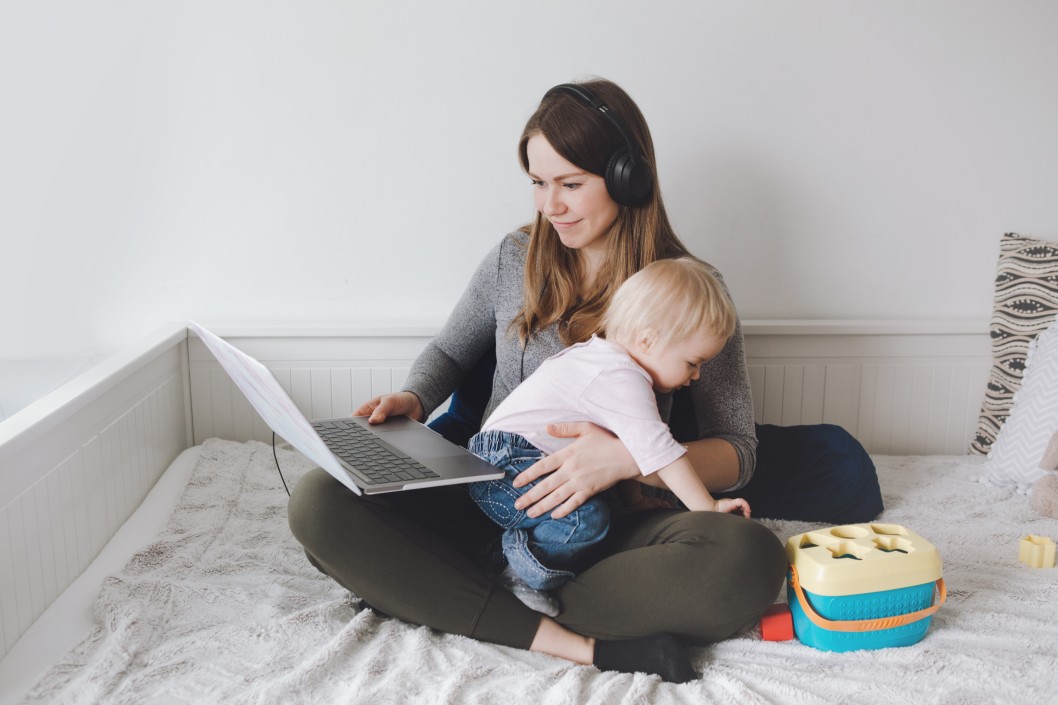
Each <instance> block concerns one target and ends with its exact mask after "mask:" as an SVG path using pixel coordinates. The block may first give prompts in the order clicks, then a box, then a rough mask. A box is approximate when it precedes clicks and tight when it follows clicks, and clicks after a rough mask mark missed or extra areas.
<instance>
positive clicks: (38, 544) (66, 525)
mask: <svg viewBox="0 0 1058 705" xmlns="http://www.w3.org/2000/svg"><path fill="white" fill-rule="evenodd" d="M186 368H187V363H186V347H185V344H184V343H183V342H182V341H181V342H178V343H177V344H176V345H175V346H174V347H172V348H171V349H169V350H167V351H165V352H164V353H162V354H161V355H160V356H159V357H158V358H157V359H155V360H154V361H152V362H148V363H146V364H145V365H144V366H143V368H142V369H141V370H140V371H138V372H137V373H135V374H134V375H133V376H132V377H130V378H129V379H125V380H122V381H120V382H117V383H115V384H114V385H113V386H112V387H111V388H110V389H109V390H107V392H106V393H105V394H101V395H100V396H98V397H97V398H95V399H91V396H92V395H91V394H90V393H86V394H84V395H83V397H85V398H88V399H89V401H87V402H86V403H84V404H83V405H80V406H78V407H77V408H75V409H69V410H67V409H60V410H59V411H58V412H56V413H55V414H53V415H52V417H49V418H48V419H45V420H44V421H42V422H41V423H40V424H38V426H40V427H41V428H42V429H43V427H44V426H48V425H50V426H52V432H51V435H47V434H45V435H44V436H43V437H42V438H43V439H44V440H43V441H42V440H41V439H40V438H32V437H29V438H23V436H32V435H34V434H32V433H28V434H23V436H16V437H15V438H13V439H10V440H9V441H8V442H7V443H5V444H4V445H3V446H0V450H2V451H3V453H0V461H2V462H0V464H2V466H3V470H4V472H3V474H2V483H0V484H2V489H3V491H4V494H2V495H0V496H3V497H12V499H11V500H10V501H9V502H7V503H6V504H5V506H3V507H2V508H0V658H2V657H3V656H4V655H5V654H6V653H7V652H8V651H9V650H10V649H11V647H12V646H13V645H14V643H15V642H16V641H17V640H18V638H19V637H20V636H21V635H22V634H23V633H24V632H25V631H26V630H27V629H29V627H30V625H32V624H33V622H34V621H35V620H36V619H37V617H39V616H40V615H41V613H42V612H43V611H44V610H45V609H46V608H47V607H48V605H50V604H51V603H52V602H53V601H54V600H55V598H56V597H58V595H59V594H60V593H62V591H63V590H65V589H66V588H67V587H68V586H69V585H70V584H71V583H72V582H73V581H74V580H75V579H76V578H77V577H78V576H79V575H80V574H81V573H82V572H83V571H84V570H85V568H86V567H87V566H88V564H89V563H91V561H92V560H93V559H94V558H95V557H96V555H98V553H99V552H100V550H102V548H103V547H104V546H105V545H106V543H107V542H108V541H109V540H110V538H111V537H112V536H113V534H114V532H116V531H117V529H118V528H119V527H120V526H121V525H122V524H123V523H124V522H125V520H126V519H127V518H128V517H129V516H130V515H131V514H132V512H133V511H135V509H136V508H137V507H138V506H139V505H140V503H141V502H142V501H143V498H144V497H145V496H146V494H147V492H148V491H149V490H150V489H151V487H153V486H154V483H155V481H156V480H157V479H158V477H160V476H161V474H162V472H164V471H165V469H166V468H167V467H169V464H170V463H171V462H172V461H173V459H174V458H175V457H176V456H177V455H178V454H179V453H180V452H181V451H183V450H184V448H186V447H187V445H188V441H189V434H188V419H187V418H186V415H185V409H186V404H185V380H186V375H187V372H186ZM14 418H15V417H14V416H13V417H12V419H14ZM41 432H42V433H44V431H43V430H42V431H41Z"/></svg>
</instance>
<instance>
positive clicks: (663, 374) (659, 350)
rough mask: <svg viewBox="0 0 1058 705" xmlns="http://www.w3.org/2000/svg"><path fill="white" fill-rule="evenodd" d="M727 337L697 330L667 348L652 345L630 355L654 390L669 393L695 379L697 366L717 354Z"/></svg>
mask: <svg viewBox="0 0 1058 705" xmlns="http://www.w3.org/2000/svg"><path fill="white" fill-rule="evenodd" d="M725 344H727V338H719V337H717V336H715V335H712V334H711V333H708V332H706V331H699V332H696V333H693V334H691V335H690V336H688V337H686V338H683V339H682V340H676V341H673V342H671V343H669V344H668V345H654V346H652V347H647V348H643V347H642V346H637V347H638V348H639V349H637V350H635V351H634V352H632V356H633V357H634V358H635V360H636V362H638V363H639V365H640V366H641V367H643V369H645V370H646V371H647V372H649V373H650V377H651V379H653V380H654V390H655V391H657V392H671V391H672V390H674V389H679V388H680V387H686V386H687V385H688V384H690V383H691V381H692V380H695V379H698V374H699V371H700V369H701V366H702V365H703V364H704V363H706V362H708V361H709V360H712V359H713V358H714V357H716V356H717V355H719V354H720V351H721V350H723V349H724V345H725Z"/></svg>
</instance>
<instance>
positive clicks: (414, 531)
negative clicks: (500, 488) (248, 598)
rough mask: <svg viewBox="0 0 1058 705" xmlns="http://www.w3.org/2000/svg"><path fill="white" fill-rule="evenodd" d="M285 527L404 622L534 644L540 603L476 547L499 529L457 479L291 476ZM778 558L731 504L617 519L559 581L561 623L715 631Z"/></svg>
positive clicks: (614, 630)
mask: <svg viewBox="0 0 1058 705" xmlns="http://www.w3.org/2000/svg"><path fill="white" fill-rule="evenodd" d="M289 518H290V528H291V531H293V533H294V536H295V537H296V538H297V540H298V541H300V542H301V544H302V546H304V547H305V552H306V554H307V555H308V558H309V560H310V561H311V562H312V563H313V565H315V566H316V567H317V568H319V569H320V570H321V571H323V572H324V573H326V574H327V575H329V576H331V577H332V578H333V579H334V580H336V581H337V582H338V583H339V584H341V585H342V586H343V587H345V588H346V589H348V590H349V591H351V592H353V593H354V594H356V595H357V596H359V597H360V598H362V599H363V600H364V601H365V602H366V603H367V604H368V605H369V606H370V607H372V608H373V609H376V610H378V611H379V612H382V613H384V614H386V615H389V616H392V617H397V618H399V619H402V620H404V621H406V622H410V623H412V624H422V625H426V626H428V627H432V628H434V629H437V630H439V631H442V632H447V633H450V634H460V635H463V636H468V637H472V638H475V639H480V640H482V641H488V642H492V643H496V644H504V645H507V646H514V647H519V648H523V649H526V648H529V645H530V644H531V643H532V640H533V637H534V635H535V634H536V630H537V627H538V626H539V623H540V614H539V613H537V612H533V611H532V610H530V609H529V608H528V607H526V606H525V605H523V604H522V603H521V602H519V601H518V600H517V598H515V597H514V596H513V595H512V594H511V593H509V592H507V591H506V590H504V589H503V588H502V587H501V585H500V584H499V581H498V579H497V577H496V576H495V575H494V574H493V573H494V572H495V571H492V572H489V571H488V570H486V569H485V568H484V567H482V565H481V561H480V560H479V559H478V557H479V556H480V555H481V554H482V552H483V551H484V550H485V549H486V548H487V547H488V546H489V545H490V544H491V543H492V542H493V541H494V540H495V539H496V538H497V537H498V536H499V535H500V533H501V530H500V528H499V527H498V526H496V525H495V524H493V523H492V522H491V521H490V520H489V519H488V518H487V517H485V515H484V514H483V513H482V512H481V510H479V509H478V508H477V507H476V506H475V505H474V503H473V501H471V499H470V497H469V495H468V494H467V491H466V488H465V486H459V485H457V486H450V487H441V488H435V489H425V490H413V491H409V492H400V493H395V494H386V495H376V496H374V497H366V496H364V497H358V496H356V495H354V494H353V493H352V492H350V491H349V490H348V489H346V488H345V487H344V486H342V485H341V484H340V483H339V482H337V481H336V480H334V479H333V478H332V477H331V476H330V475H328V474H327V473H326V472H324V471H323V470H313V471H312V472H310V473H308V474H307V475H306V476H305V477H304V478H302V479H301V481H300V482H298V484H297V486H296V487H295V488H294V493H293V495H292V496H291V499H290V505H289ZM785 572H786V556H785V553H784V551H783V547H782V544H781V543H780V542H779V540H778V539H777V538H776V537H775V535H774V534H773V533H772V532H771V531H770V530H768V529H767V528H765V527H764V526H762V525H761V524H759V523H757V522H755V521H750V520H746V519H743V518H742V517H739V516H733V515H730V514H718V513H716V512H685V511H676V510H655V511H649V512H638V513H634V514H630V515H626V516H624V517H621V518H619V519H616V520H615V521H614V522H613V524H612V526H611V529H610V533H609V535H608V536H607V538H606V539H605V540H604V541H603V542H602V543H601V544H599V545H598V546H597V547H596V548H595V549H594V551H593V552H592V553H591V554H589V555H587V556H586V557H585V559H584V561H583V564H582V565H580V566H578V571H577V576H576V578H574V579H573V580H571V581H570V582H568V583H566V584H565V585H563V586H562V587H561V588H559V589H558V590H556V591H555V592H554V594H555V596H556V597H557V598H558V600H559V602H560V603H561V605H562V613H561V614H560V615H559V616H558V617H557V618H556V621H558V622H559V623H561V624H563V625H565V626H567V627H569V628H570V629H572V630H573V631H575V632H577V633H579V634H583V635H586V636H592V637H597V638H601V639H627V638H632V637H639V636H646V635H649V634H655V633H658V632H670V633H672V634H675V635H678V636H681V637H683V638H685V639H686V640H687V641H689V642H691V643H697V644H702V643H709V642H714V641H719V640H721V639H724V638H726V637H729V636H731V635H732V634H735V633H736V632H738V631H739V630H741V629H743V628H745V627H747V626H750V625H752V624H753V623H755V622H756V621H757V620H758V619H760V616H761V614H762V613H763V612H764V610H765V609H766V608H767V607H768V606H769V605H770V604H771V603H772V602H773V601H774V600H775V597H776V595H777V594H778V592H779V589H780V587H781V586H782V581H783V578H784V576H785Z"/></svg>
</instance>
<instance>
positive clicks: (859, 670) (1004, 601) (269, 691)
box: [27, 439, 1058, 705]
mask: <svg viewBox="0 0 1058 705" xmlns="http://www.w3.org/2000/svg"><path fill="white" fill-rule="evenodd" d="M279 460H280V462H281V464H282V466H283V469H284V474H286V476H287V480H288V482H293V483H296V482H297V479H298V477H300V475H301V474H303V473H304V472H306V471H307V470H308V469H309V468H311V464H310V463H309V462H308V461H306V460H305V459H304V458H303V457H302V456H300V455H299V454H296V453H295V452H293V451H291V450H289V449H284V448H280V449H279ZM874 460H875V463H876V465H877V466H878V471H879V478H880V481H881V486H882V492H883V497H884V499H885V502H886V510H885V512H883V514H882V515H881V517H880V518H879V521H883V522H887V523H895V524H902V525H904V526H907V527H908V528H910V529H912V530H914V531H916V532H917V533H919V534H921V535H922V536H923V537H925V538H926V539H927V540H929V541H931V542H932V543H933V544H934V545H936V546H937V548H938V549H939V550H940V552H941V557H942V560H943V562H944V577H945V580H946V582H947V584H948V600H947V603H946V604H945V605H944V606H943V607H942V608H941V609H940V611H939V612H938V613H937V615H936V616H935V617H934V618H933V623H932V626H931V627H930V629H929V632H928V633H927V634H926V636H925V638H924V639H923V640H922V641H920V642H919V643H916V644H913V645H911V646H907V647H903V648H892V649H880V650H874V651H857V652H848V653H841V654H836V653H831V652H824V651H818V650H816V649H813V648H811V647H808V646H805V645H803V644H801V643H799V642H797V641H796V640H795V641H789V642H766V641H762V640H761V639H760V636H759V632H758V630H757V629H756V628H749V629H747V630H745V631H744V632H743V633H741V634H738V635H736V636H735V637H733V638H731V639H728V640H726V641H724V642H721V643H718V644H714V645H711V646H709V647H706V648H702V649H694V650H692V658H693V663H694V665H695V667H696V669H697V670H698V672H699V673H700V675H701V677H700V678H699V679H698V680H696V681H693V682H691V683H686V684H681V685H674V684H669V683H663V682H661V681H660V680H659V679H658V678H657V677H654V676H647V675H645V674H621V673H601V672H599V671H597V670H595V669H594V668H592V667H588V666H578V665H575V664H571V663H569V662H567V661H563V660H561V659H556V658H552V657H548V656H545V655H542V654H535V653H530V652H527V651H522V650H518V649H511V648H507V647H501V646H496V645H492V644H485V643H481V642H477V641H474V640H471V639H466V638H463V637H458V636H453V635H446V634H440V633H437V632H434V631H432V630H430V629H427V628H425V627H415V626H413V625H409V624H406V623H403V622H399V621H397V620H393V619H387V618H384V617H382V616H381V615H379V614H377V613H376V612H374V611H373V610H371V609H370V608H368V607H367V606H365V605H364V604H363V603H362V602H361V601H360V600H359V599H358V598H357V597H356V596H355V595H351V594H350V593H348V592H347V591H345V590H343V589H342V588H341V587H340V586H338V585H337V584H335V583H334V582H333V581H331V580H330V579H328V578H326V577H325V576H323V575H321V574H320V573H319V572H318V571H316V570H315V569H314V568H312V566H311V565H309V563H308V562H307V561H306V560H305V558H304V554H303V552H302V551H301V548H300V546H299V545H298V544H297V542H296V541H295V540H294V539H293V538H292V537H291V536H290V531H289V529H288V527H287V525H286V521H285V516H286V495H285V493H283V490H282V486H281V485H280V483H279V479H278V476H277V475H276V472H275V465H274V461H273V458H272V449H271V447H270V446H267V445H264V444H261V443H256V442H249V443H245V444H241V443H233V442H230V441H218V440H215V439H214V440H210V441H207V442H206V443H205V444H203V446H202V449H201V451H200V453H199V455H198V463H197V466H196V467H195V469H194V471H193V472H192V474H191V476H190V479H189V481H188V483H187V488H186V490H185V492H184V494H183V496H182V497H181V498H180V500H179V501H178V502H177V505H176V508H175V510H174V512H173V515H172V518H171V520H170V521H169V523H168V524H167V525H166V527H165V528H164V529H163V530H162V532H161V533H160V534H159V535H158V537H157V540H156V541H154V542H153V543H151V544H150V545H149V546H148V547H147V548H146V549H145V550H143V551H141V552H139V553H137V554H136V556H134V557H133V559H132V561H130V562H129V564H128V565H126V566H125V567H124V568H123V569H122V570H120V571H118V572H116V573H115V574H113V575H111V576H110V577H108V578H107V579H106V580H105V581H104V583H103V586H102V588H101V590H100V591H99V596H98V598H97V600H96V603H95V608H94V609H95V614H96V620H97V621H96V624H95V627H94V629H93V630H92V633H91V634H90V635H89V636H88V637H86V638H85V639H84V640H83V641H82V642H81V643H80V644H78V645H77V647H76V648H74V649H73V650H72V651H70V652H69V653H67V654H66V655H65V656H63V657H62V658H60V659H59V660H58V661H57V662H56V665H55V667H54V668H52V669H51V670H49V671H48V672H47V673H46V674H45V675H44V677H43V678H42V679H41V680H40V682H38V683H37V684H36V685H35V686H34V687H33V688H31V690H30V692H29V694H28V698H27V700H28V702H33V703H37V702H40V703H55V702H62V703H97V702H107V703H142V702H161V701H165V702H207V701H208V702H225V703H284V704H287V703H302V702H303V703H319V702H329V703H335V702H349V703H366V702H370V703H389V702H393V703H398V702H399V703H419V702H422V703H438V702H454V703H463V702H474V703H503V705H541V704H546V703H555V704H556V705H557V704H559V703H563V704H564V703H574V702H576V703H589V704H590V703H597V704H599V705H602V704H603V703H605V704H606V705H612V704H613V703H642V702H650V703H656V704H657V705H678V704H683V703H687V704H688V705H689V704H690V703H695V704H696V705H697V704H699V703H702V702H718V703H727V702H731V703H736V702H737V703H761V704H764V703H780V704H785V703H809V704H813V703H819V704H820V705H823V704H824V703H826V704H830V703H856V704H857V705H871V704H872V703H877V704H878V705H888V704H890V703H894V702H914V703H935V704H938V705H939V704H947V703H952V705H954V704H955V703H958V704H959V705H963V704H965V703H1018V704H1019V705H1020V704H1021V703H1025V702H1053V698H1054V691H1053V677H1054V675H1053V674H1054V672H1055V670H1056V669H1058V640H1056V638H1055V634H1056V626H1055V625H1056V624H1058V570H1055V569H1033V568H1029V567H1027V566H1024V565H1022V564H1020V563H1019V562H1018V560H1017V555H1018V542H1019V539H1020V538H1021V536H1023V535H1025V534H1028V533H1033V534H1042V535H1047V536H1051V537H1052V538H1053V537H1058V520H1054V519H1048V518H1044V517H1040V516H1039V515H1036V514H1035V513H1034V512H1032V510H1031V509H1029V507H1028V502H1027V498H1026V497H1025V496H1024V495H1018V494H1016V493H1015V492H1014V491H1013V490H1004V489H997V488H992V487H989V486H987V485H985V484H982V483H980V482H977V481H976V480H977V477H978V476H980V475H981V472H982V470H983V458H980V457H968V456H926V457H897V456H889V457H886V456H880V457H875V458H874ZM763 523H764V524H765V525H766V526H768V527H769V528H770V529H771V530H773V531H774V532H775V533H776V535H777V536H779V537H780V538H781V539H785V538H786V537H789V536H792V535H794V534H798V533H801V532H804V531H808V530H811V529H816V528H821V525H818V524H811V523H808V522H783V521H768V520H765V521H764V522H763ZM779 599H780V600H781V599H783V597H782V596H780V598H779Z"/></svg>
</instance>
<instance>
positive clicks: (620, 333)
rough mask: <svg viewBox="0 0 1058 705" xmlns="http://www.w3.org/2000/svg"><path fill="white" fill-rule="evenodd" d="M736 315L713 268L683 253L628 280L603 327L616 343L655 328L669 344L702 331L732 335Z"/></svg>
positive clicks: (663, 342)
mask: <svg viewBox="0 0 1058 705" xmlns="http://www.w3.org/2000/svg"><path fill="white" fill-rule="evenodd" d="M737 316H738V314H737V313H736V312H735V307H734V305H733V304H732V303H731V299H730V298H729V297H728V295H727V292H726V291H725V289H724V285H723V284H721V283H720V280H719V279H717V277H716V275H715V274H713V272H712V271H711V270H710V268H709V267H708V266H707V265H705V264H704V263H702V262H699V261H698V260H696V259H694V258H692V257H679V258H677V259H662V260H658V261H656V262H653V263H651V264H649V265H647V266H646V267H644V268H643V269H641V270H639V271H638V272H636V273H635V274H633V275H632V276H631V277H629V278H628V279H626V280H625V282H624V283H623V284H622V285H621V286H620V288H618V289H617V291H616V292H615V293H614V295H613V298H612V299H611V301H610V305H609V307H608V308H607V309H606V313H605V315H604V316H603V328H604V329H605V335H606V337H607V338H608V339H610V340H612V341H614V342H620V341H630V340H633V339H634V338H636V337H638V336H640V335H642V334H644V333H647V332H648V331H650V332H653V333H654V335H655V342H656V343H657V344H659V345H663V346H664V345H669V344H671V343H674V342H678V341H680V340H684V339H685V338H687V337H688V336H690V335H692V334H694V333H695V332H697V331H700V330H703V329H704V330H706V331H708V332H709V333H710V334H711V335H714V336H716V337H718V338H723V339H727V338H730V337H731V334H732V333H734V332H735V324H736V322H737Z"/></svg>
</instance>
